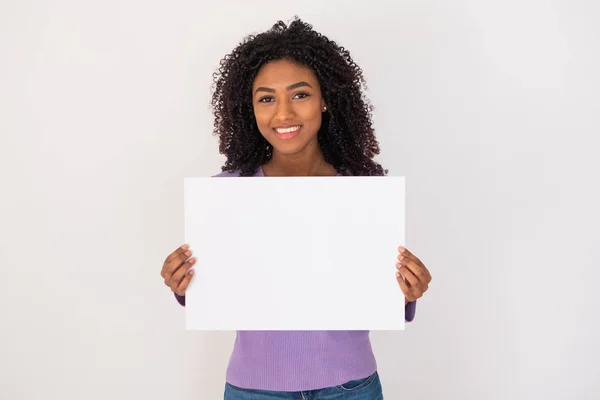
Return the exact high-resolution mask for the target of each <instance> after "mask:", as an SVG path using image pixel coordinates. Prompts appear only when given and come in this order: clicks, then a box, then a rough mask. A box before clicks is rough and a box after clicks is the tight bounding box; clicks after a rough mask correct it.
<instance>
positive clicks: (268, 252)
mask: <svg viewBox="0 0 600 400" xmlns="http://www.w3.org/2000/svg"><path fill="white" fill-rule="evenodd" d="M184 197H185V241H186V242H187V243H189V244H190V248H191V250H192V252H193V256H194V257H196V259H197V262H196V265H195V266H194V270H195V272H194V277H193V279H192V281H191V283H190V285H189V286H188V290H187V293H186V326H187V329H190V330H191V329H200V330H402V329H404V294H403V293H402V291H401V289H400V287H399V285H398V282H397V281H396V275H395V274H396V271H397V270H396V262H397V256H398V246H404V245H405V243H404V241H405V237H404V232H405V180H404V177H390V176H385V177H345V176H344V177H343V176H337V177H229V178H200V177H193V178H185V180H184Z"/></svg>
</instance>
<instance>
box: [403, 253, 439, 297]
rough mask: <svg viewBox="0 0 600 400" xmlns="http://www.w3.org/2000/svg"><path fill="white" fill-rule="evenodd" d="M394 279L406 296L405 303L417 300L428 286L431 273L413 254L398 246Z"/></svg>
mask: <svg viewBox="0 0 600 400" xmlns="http://www.w3.org/2000/svg"><path fill="white" fill-rule="evenodd" d="M398 252H399V255H398V262H397V263H396V268H397V269H398V272H396V279H397V281H398V284H399V285H400V289H402V292H403V293H404V296H405V297H406V301H405V304H406V303H408V302H411V301H415V300H417V299H418V298H419V297H421V296H423V294H424V293H425V292H426V291H427V289H428V288H429V282H431V274H430V273H429V270H427V268H426V267H425V265H423V263H422V262H421V260H419V259H418V258H417V257H416V256H415V255H413V254H412V253H411V252H410V251H408V250H407V249H406V248H404V247H398Z"/></svg>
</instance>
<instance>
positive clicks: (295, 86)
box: [254, 82, 312, 93]
mask: <svg viewBox="0 0 600 400" xmlns="http://www.w3.org/2000/svg"><path fill="white" fill-rule="evenodd" d="M303 86H308V87H309V88H311V89H312V86H310V85H309V84H308V83H307V82H298V83H294V84H293V85H290V86H288V87H287V88H286V90H292V89H296V88H299V87H303ZM258 92H269V93H275V89H272V88H267V87H262V86H261V87H259V88H257V89H256V90H255V91H254V93H258Z"/></svg>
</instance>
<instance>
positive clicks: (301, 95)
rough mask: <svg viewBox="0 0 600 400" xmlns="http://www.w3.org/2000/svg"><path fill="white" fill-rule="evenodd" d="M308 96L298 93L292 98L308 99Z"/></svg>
mask: <svg viewBox="0 0 600 400" xmlns="http://www.w3.org/2000/svg"><path fill="white" fill-rule="evenodd" d="M309 96H310V95H309V94H308V93H304V92H300V93H296V94H295V95H294V98H298V99H303V98H305V97H309Z"/></svg>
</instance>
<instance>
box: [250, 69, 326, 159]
mask: <svg viewBox="0 0 600 400" xmlns="http://www.w3.org/2000/svg"><path fill="white" fill-rule="evenodd" d="M252 96H253V98H252V104H253V108H254V115H255V118H256V123H257V125H258V129H259V131H260V133H261V134H262V135H263V136H264V138H265V139H266V140H267V141H268V142H269V143H270V144H271V145H272V146H273V149H274V152H279V153H281V154H284V155H295V154H298V153H301V152H303V151H307V150H308V149H310V148H311V147H313V146H315V147H318V140H317V134H318V132H319V128H320V127H321V117H322V115H321V113H322V112H323V107H324V106H325V103H324V101H323V99H322V97H321V87H320V85H319V82H318V80H317V77H316V76H315V74H314V73H313V71H312V70H311V69H310V68H307V67H304V66H301V65H298V64H295V63H293V62H291V61H287V60H278V61H272V62H269V63H267V64H265V65H264V66H263V67H262V68H261V69H260V70H259V72H258V75H257V76H256V79H255V80H254V84H253V86H252Z"/></svg>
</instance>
